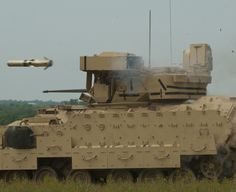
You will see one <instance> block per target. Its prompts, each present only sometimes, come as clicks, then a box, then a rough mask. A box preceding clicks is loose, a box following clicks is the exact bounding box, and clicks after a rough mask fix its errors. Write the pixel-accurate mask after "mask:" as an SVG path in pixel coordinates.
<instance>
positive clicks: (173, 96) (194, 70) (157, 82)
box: [80, 44, 212, 103]
mask: <svg viewBox="0 0 236 192" xmlns="http://www.w3.org/2000/svg"><path fill="white" fill-rule="evenodd" d="M80 70H82V71H84V72H86V73H87V82H86V89H87V92H88V93H90V94H91V96H92V97H93V98H94V100H95V101H96V102H98V103H117V102H122V103H123V102H149V101H151V102H155V101H161V100H187V99H197V98H199V97H201V96H204V95H206V94H207V85H208V84H209V83H210V82H211V74H210V73H211V70H212V54H211V48H210V46H209V45H207V44H192V45H191V46H190V48H189V49H187V50H185V51H184V54H183V63H182V66H180V67H173V66H172V67H159V68H151V69H150V68H147V67H145V66H144V61H143V59H142V58H141V57H139V56H136V55H134V54H130V53H116V52H104V53H102V54H99V55H94V56H82V57H81V58H80Z"/></svg>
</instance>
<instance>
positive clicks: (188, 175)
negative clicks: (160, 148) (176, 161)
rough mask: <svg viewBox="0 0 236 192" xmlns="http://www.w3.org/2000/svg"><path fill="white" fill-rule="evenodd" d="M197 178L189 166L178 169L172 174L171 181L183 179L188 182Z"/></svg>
mask: <svg viewBox="0 0 236 192" xmlns="http://www.w3.org/2000/svg"><path fill="white" fill-rule="evenodd" d="M195 180H196V177H195V174H194V173H193V172H192V170H190V169H188V168H180V169H176V170H174V171H173V172H172V173H171V174H170V181H172V182H178V181H181V182H183V183H186V184H187V183H191V182H193V181H195Z"/></svg>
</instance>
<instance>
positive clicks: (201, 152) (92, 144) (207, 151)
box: [0, 97, 235, 177]
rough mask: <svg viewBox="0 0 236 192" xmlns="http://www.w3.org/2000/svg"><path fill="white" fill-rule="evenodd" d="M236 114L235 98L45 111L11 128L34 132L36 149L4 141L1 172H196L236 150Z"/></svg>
mask: <svg viewBox="0 0 236 192" xmlns="http://www.w3.org/2000/svg"><path fill="white" fill-rule="evenodd" d="M223 101H224V102H223ZM218 103H220V105H218ZM234 110H235V104H234V103H233V102H231V101H230V99H221V98H214V97H206V98H202V99H200V100H199V101H196V102H193V103H191V104H181V105H152V106H146V107H137V106H133V107H132V106H129V107H127V106H126V107H124V106H111V107H109V108H107V107H104V106H96V107H88V108H86V109H84V108H80V107H66V106H64V107H63V106H61V107H60V108H59V109H58V108H57V109H56V108H55V109H54V114H47V113H51V112H52V110H50V111H49V112H47V111H44V114H39V115H38V116H36V117H34V118H29V119H24V120H23V121H21V122H17V123H16V124H12V126H13V125H14V126H15V127H18V126H24V127H29V128H30V129H31V130H32V132H33V134H32V135H31V136H32V137H34V139H35V144H34V145H33V147H32V148H31V149H14V147H13V146H11V147H9V146H8V145H9V141H8V140H7V139H5V140H3V141H6V142H3V146H4V147H3V148H2V149H1V151H0V152H1V155H0V157H1V158H0V162H1V164H0V165H1V166H0V169H1V170H2V171H6V170H24V171H25V170H29V171H30V172H33V173H35V172H36V173H37V172H38V171H37V170H40V169H41V167H45V166H47V167H51V166H52V167H53V168H54V169H57V168H56V167H58V166H59V165H60V164H65V165H63V167H62V168H60V169H59V170H58V171H59V172H60V173H65V175H64V177H68V175H70V174H71V173H72V172H73V171H77V170H80V171H81V170H83V171H84V172H83V173H85V172H86V171H87V172H88V173H92V172H91V171H97V172H99V170H100V171H101V172H103V171H107V172H110V170H117V169H119V170H133V171H134V170H135V171H136V172H137V173H140V174H141V173H142V171H144V170H150V169H151V170H152V169H159V168H160V169H161V170H166V171H170V170H172V171H173V170H176V169H181V168H182V167H183V166H185V167H188V169H191V167H189V165H190V164H191V163H190V162H192V161H194V162H195V161H196V162H197V163H198V164H199V166H200V165H201V161H202V160H204V159H205V158H206V157H209V156H210V157H214V156H218V153H219V152H218V150H219V149H222V148H224V149H225V150H226V151H227V150H229V148H231V147H232V146H229V143H230V135H231V136H232V132H233V129H234V127H233V122H232V120H233V119H234V118H235V117H234ZM5 137H6V134H5ZM231 143H232V141H231ZM15 148H17V146H15ZM227 152H228V151H227ZM228 156H229V154H227V159H230V157H228ZM227 159H226V160H225V161H227ZM52 162H53V163H52ZM51 163H52V164H51ZM54 166H55V167H54ZM64 166H65V167H64ZM222 168H223V166H222ZM64 169H65V170H64ZM108 170H109V171H108ZM192 171H193V170H192ZM202 171H203V173H202V174H205V173H204V170H202ZM206 176H208V177H210V175H207V174H206Z"/></svg>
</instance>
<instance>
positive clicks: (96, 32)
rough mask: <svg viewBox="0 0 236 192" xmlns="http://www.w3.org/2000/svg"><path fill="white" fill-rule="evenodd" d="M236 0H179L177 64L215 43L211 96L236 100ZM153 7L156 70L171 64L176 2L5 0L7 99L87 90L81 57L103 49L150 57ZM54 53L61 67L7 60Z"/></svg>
mask: <svg viewBox="0 0 236 192" xmlns="http://www.w3.org/2000/svg"><path fill="white" fill-rule="evenodd" d="M235 8H236V1H235V0H172V22H173V26H172V27H173V61H174V63H181V62H182V52H183V49H185V48H186V47H188V45H189V44H191V43H208V44H210V45H211V47H212V50H213V57H214V72H213V82H212V85H210V86H209V94H211V95H218V94H219V95H231V96H235V95H236V86H235V85H236V76H235V74H236V25H235V19H236V11H235ZM149 9H151V10H152V27H153V28H152V37H153V38H152V61H153V62H152V63H153V64H152V65H153V66H160V65H169V63H170V54H169V40H170V38H169V1H168V0H99V1H96V0H67V1H65V0H64V1H62V0H58V1H56V0H51V1H49V0H40V1H36V0H20V1H17V0H5V1H4V0H2V1H1V2H0V90H1V91H0V99H18V100H31V99H43V100H47V99H53V100H63V99H69V98H76V97H79V95H77V94H73V95H71V94H43V93H42V90H45V89H71V88H84V87H85V86H84V84H85V79H84V78H85V75H84V74H83V73H82V72H80V71H79V57H80V56H81V55H92V54H95V53H100V52H102V51H125V52H131V53H135V54H137V55H141V56H143V57H144V59H145V61H147V55H148V11H149ZM44 56H47V57H49V58H51V59H53V60H54V66H53V67H52V68H49V69H48V70H46V71H44V70H43V69H40V68H8V67H7V66H6V62H7V60H10V59H31V58H39V59H40V58H43V57H44Z"/></svg>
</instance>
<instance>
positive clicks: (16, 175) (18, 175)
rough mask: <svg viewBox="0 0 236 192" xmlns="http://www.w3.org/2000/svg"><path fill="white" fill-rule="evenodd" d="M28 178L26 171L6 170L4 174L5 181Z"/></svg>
mask: <svg viewBox="0 0 236 192" xmlns="http://www.w3.org/2000/svg"><path fill="white" fill-rule="evenodd" d="M25 179H28V174H27V172H26V171H6V172H5V173H4V174H3V180H4V181H5V182H12V181H14V180H25Z"/></svg>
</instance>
